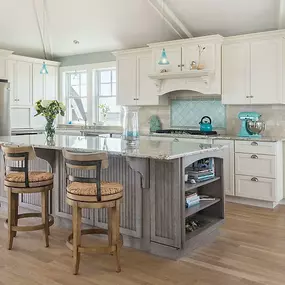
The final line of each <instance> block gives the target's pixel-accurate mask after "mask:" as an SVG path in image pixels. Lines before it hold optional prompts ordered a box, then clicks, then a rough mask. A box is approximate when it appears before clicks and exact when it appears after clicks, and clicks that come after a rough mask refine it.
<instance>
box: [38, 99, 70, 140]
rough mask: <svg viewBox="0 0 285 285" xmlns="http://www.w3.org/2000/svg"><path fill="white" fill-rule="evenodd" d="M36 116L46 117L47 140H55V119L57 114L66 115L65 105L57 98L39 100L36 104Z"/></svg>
mask: <svg viewBox="0 0 285 285" xmlns="http://www.w3.org/2000/svg"><path fill="white" fill-rule="evenodd" d="M35 109H36V112H37V113H36V114H35V117H36V116H39V115H41V116H43V117H45V119H46V126H45V133H46V138H47V141H48V142H49V141H53V139H54V135H55V126H54V121H55V119H56V117H57V115H59V114H60V115H61V116H64V115H65V110H66V108H65V106H64V104H63V103H61V102H58V101H57V100H38V101H37V102H36V104H35Z"/></svg>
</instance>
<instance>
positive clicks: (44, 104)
mask: <svg viewBox="0 0 285 285" xmlns="http://www.w3.org/2000/svg"><path fill="white" fill-rule="evenodd" d="M51 103H52V100H43V101H42V102H41V105H42V106H43V107H44V108H47V107H48V106H49V105H50V104H51Z"/></svg>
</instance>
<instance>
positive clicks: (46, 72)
mask: <svg viewBox="0 0 285 285" xmlns="http://www.w3.org/2000/svg"><path fill="white" fill-rule="evenodd" d="M40 74H48V70H47V66H46V63H45V62H43V66H42V68H41V71H40Z"/></svg>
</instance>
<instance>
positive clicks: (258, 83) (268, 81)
mask: <svg viewBox="0 0 285 285" xmlns="http://www.w3.org/2000/svg"><path fill="white" fill-rule="evenodd" d="M250 66H251V71H250V80H251V88H250V95H251V96H252V98H251V103H252V104H279V103H282V66H283V61H282V39H281V38H277V39H270V40H260V41H256V42H252V43H251V54H250Z"/></svg>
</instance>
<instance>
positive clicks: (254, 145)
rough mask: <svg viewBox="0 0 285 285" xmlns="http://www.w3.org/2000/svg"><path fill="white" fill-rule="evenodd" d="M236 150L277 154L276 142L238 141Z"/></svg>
mask: <svg viewBox="0 0 285 285" xmlns="http://www.w3.org/2000/svg"><path fill="white" fill-rule="evenodd" d="M235 151H236V152H243V153H260V154H268V155H276V143H274V142H259V141H236V142H235Z"/></svg>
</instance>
